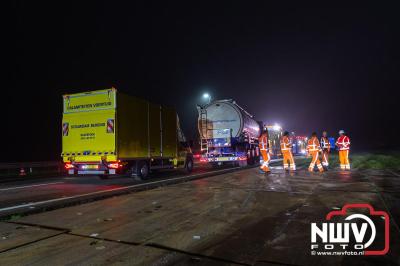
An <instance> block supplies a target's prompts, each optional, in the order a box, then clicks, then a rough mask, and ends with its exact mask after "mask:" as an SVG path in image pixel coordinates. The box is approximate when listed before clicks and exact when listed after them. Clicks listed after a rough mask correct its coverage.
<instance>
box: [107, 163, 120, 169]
mask: <svg viewBox="0 0 400 266" xmlns="http://www.w3.org/2000/svg"><path fill="white" fill-rule="evenodd" d="M107 167H108V168H111V169H118V168H121V167H122V164H120V163H119V162H115V163H109V164H108V165H107Z"/></svg>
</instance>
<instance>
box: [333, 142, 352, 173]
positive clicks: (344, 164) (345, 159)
mask: <svg viewBox="0 0 400 266" xmlns="http://www.w3.org/2000/svg"><path fill="white" fill-rule="evenodd" d="M336 146H338V148H339V161H340V169H343V170H345V169H347V170H350V161H349V150H350V138H349V137H348V136H345V135H343V136H340V137H339V138H338V139H337V141H336Z"/></svg>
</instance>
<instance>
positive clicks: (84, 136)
mask: <svg viewBox="0 0 400 266" xmlns="http://www.w3.org/2000/svg"><path fill="white" fill-rule="evenodd" d="M115 113H116V90H114V89H109V90H99V91H92V92H86V93H78V94H71V95H65V96H64V111H63V119H62V157H63V160H64V162H69V161H75V162H99V161H101V160H102V159H105V160H107V161H115V160H116V145H115V143H116V141H115V135H116V132H115V129H116V119H115V117H116V116H115Z"/></svg>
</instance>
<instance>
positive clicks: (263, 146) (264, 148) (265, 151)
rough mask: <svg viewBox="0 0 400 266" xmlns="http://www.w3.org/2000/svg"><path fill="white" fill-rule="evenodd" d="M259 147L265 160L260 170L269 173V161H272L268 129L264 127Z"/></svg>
mask: <svg viewBox="0 0 400 266" xmlns="http://www.w3.org/2000/svg"><path fill="white" fill-rule="evenodd" d="M258 146H259V148H260V153H261V156H262V158H263V163H262V165H261V166H260V170H261V171H263V172H265V173H268V172H270V170H269V161H270V160H271V158H270V156H269V143H268V129H267V127H264V129H263V132H262V134H261V136H260V137H259V139H258Z"/></svg>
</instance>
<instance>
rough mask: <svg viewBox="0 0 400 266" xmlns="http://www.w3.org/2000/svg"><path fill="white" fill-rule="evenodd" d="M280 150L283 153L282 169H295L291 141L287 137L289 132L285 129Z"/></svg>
mask: <svg viewBox="0 0 400 266" xmlns="http://www.w3.org/2000/svg"><path fill="white" fill-rule="evenodd" d="M281 151H282V155H283V169H284V170H289V166H290V170H293V171H294V170H296V164H295V163H294V159H293V154H292V143H291V142H290V139H289V132H287V131H285V132H284V133H283V136H282V138H281Z"/></svg>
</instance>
